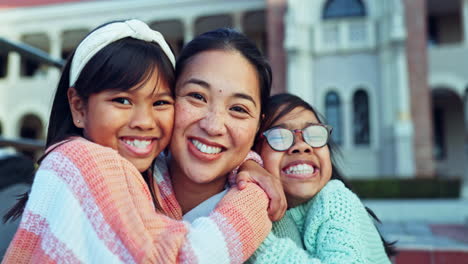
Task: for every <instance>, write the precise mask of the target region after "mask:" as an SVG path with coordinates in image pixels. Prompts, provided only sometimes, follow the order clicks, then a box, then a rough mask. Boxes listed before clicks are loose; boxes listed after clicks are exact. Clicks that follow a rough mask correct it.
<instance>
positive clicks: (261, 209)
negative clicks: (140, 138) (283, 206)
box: [3, 138, 271, 263]
mask: <svg viewBox="0 0 468 264" xmlns="http://www.w3.org/2000/svg"><path fill="white" fill-rule="evenodd" d="M158 162H162V161H158ZM159 165H161V164H159V163H157V165H156V167H157V168H158V169H156V170H155V174H154V175H155V179H156V181H155V184H159V186H154V189H155V190H156V191H155V198H156V199H157V200H158V201H159V203H160V204H161V206H162V208H163V210H164V211H165V212H164V213H160V212H158V211H156V210H155V207H154V203H153V200H152V199H153V198H152V196H151V193H150V190H149V188H148V187H147V184H146V183H145V181H144V179H143V177H142V176H141V174H140V173H139V172H138V171H137V169H136V168H135V167H134V166H133V165H132V164H131V163H130V162H129V161H127V160H125V159H124V158H122V157H121V156H120V155H118V153H117V152H116V151H114V150H112V149H110V148H106V147H102V146H100V145H97V144H94V143H91V142H89V141H87V140H85V139H82V138H75V139H73V140H71V141H69V142H66V143H64V144H62V145H60V146H58V147H57V148H56V149H53V150H52V151H51V152H50V153H49V154H48V156H47V157H46V158H45V159H44V161H43V162H42V164H41V166H40V167H39V170H38V172H37V174H36V177H35V180H34V184H33V186H32V190H31V193H30V197H29V201H28V203H27V205H26V208H25V211H24V213H23V217H22V219H21V223H20V226H19V228H18V231H17V233H16V235H15V237H14V239H13V241H12V242H11V244H10V247H9V248H8V251H7V253H6V255H5V257H4V259H3V263H31V262H34V263H39V262H40V263H56V262H68V263H108V262H116V263H120V262H123V263H179V262H180V263H242V262H244V261H245V260H246V259H248V258H249V256H250V255H251V254H252V253H253V252H254V251H255V249H256V248H257V247H258V246H259V245H260V243H261V242H262V241H263V239H264V238H265V237H266V236H267V234H268V232H269V231H270V229H271V222H270V221H269V219H268V215H267V211H266V208H267V205H268V199H267V197H266V195H265V194H264V192H263V191H262V190H261V189H260V188H259V187H257V186H256V185H254V184H249V186H248V187H247V188H246V189H244V190H242V191H238V190H237V189H236V188H232V189H231V190H230V191H229V192H228V194H227V195H226V196H225V197H224V198H223V200H221V202H220V203H219V204H218V206H217V208H216V209H215V210H214V211H213V213H212V214H211V215H210V216H209V217H203V218H199V219H197V220H195V221H194V222H193V223H192V224H189V223H187V222H182V221H180V220H178V219H180V218H181V216H182V214H181V210H180V206H179V205H178V203H177V201H176V200H175V197H174V194H173V192H172V187H171V184H170V181H169V178H168V175H167V169H166V166H165V164H164V166H162V167H161V168H160V169H159ZM158 173H159V174H158ZM158 175H159V176H158ZM158 187H159V188H158ZM167 215H168V216H170V217H168V216H167ZM171 217H172V218H171Z"/></svg>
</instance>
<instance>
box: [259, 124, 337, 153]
mask: <svg viewBox="0 0 468 264" xmlns="http://www.w3.org/2000/svg"><path fill="white" fill-rule="evenodd" d="M332 130H333V128H332V127H331V126H328V125H323V124H312V125H310V126H308V127H306V128H303V129H292V130H290V129H286V128H283V127H272V128H270V129H268V130H267V131H265V132H263V136H264V137H266V139H267V142H268V145H270V147H271V148H272V149H274V150H276V151H286V150H288V149H289V148H291V147H292V146H293V145H294V141H295V134H296V133H301V134H302V139H303V140H304V142H305V143H307V144H309V146H311V147H313V148H321V147H323V146H325V145H326V144H327V143H328V139H329V138H330V135H331V132H332Z"/></svg>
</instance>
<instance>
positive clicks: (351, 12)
mask: <svg viewBox="0 0 468 264" xmlns="http://www.w3.org/2000/svg"><path fill="white" fill-rule="evenodd" d="M362 16H366V7H365V6H364V4H363V3H362V1H361V0H328V1H327V3H326V4H325V8H324V9H323V18H324V19H328V18H341V17H362Z"/></svg>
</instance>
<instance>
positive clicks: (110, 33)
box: [70, 19, 175, 87]
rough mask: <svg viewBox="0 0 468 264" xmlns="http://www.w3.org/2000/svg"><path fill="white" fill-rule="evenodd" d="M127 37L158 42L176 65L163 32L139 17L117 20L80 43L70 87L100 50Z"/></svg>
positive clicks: (73, 64) (73, 65)
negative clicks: (122, 20) (138, 18)
mask: <svg viewBox="0 0 468 264" xmlns="http://www.w3.org/2000/svg"><path fill="white" fill-rule="evenodd" d="M126 37H132V38H135V39H140V40H144V41H148V42H156V43H157V44H159V46H160V47H161V49H162V50H163V51H164V53H165V54H166V56H167V57H168V58H169V60H170V61H171V63H172V66H173V67H174V66H175V57H174V54H172V51H171V49H170V48H169V45H168V44H167V43H166V41H165V40H164V37H163V36H162V35H161V33H159V32H158V31H155V30H152V29H151V28H150V27H148V25H146V24H145V23H144V22H142V21H140V20H137V19H132V20H127V21H124V22H115V23H111V24H108V25H106V26H104V27H101V28H99V29H97V30H95V31H94V32H93V33H91V34H89V35H88V36H87V37H86V38H85V39H84V40H83V41H82V42H81V43H80V45H78V47H77V48H76V51H75V55H74V56H73V60H72V63H71V67H70V87H71V86H73V85H75V82H76V80H77V79H78V76H80V73H81V70H83V67H84V66H85V65H86V63H88V61H89V60H90V59H91V58H92V57H93V56H94V55H95V54H96V53H97V52H98V51H100V50H101V49H102V48H104V47H105V46H107V45H109V44H110V43H112V42H114V41H117V40H119V39H123V38H126Z"/></svg>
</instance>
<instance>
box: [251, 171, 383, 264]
mask: <svg viewBox="0 0 468 264" xmlns="http://www.w3.org/2000/svg"><path fill="white" fill-rule="evenodd" d="M287 214H288V215H289V216H291V217H292V219H293V220H294V222H295V223H296V225H297V227H298V230H299V233H300V234H302V237H303V241H304V245H305V248H306V251H304V250H303V249H300V248H298V247H297V246H296V244H295V243H294V242H293V241H292V240H290V239H284V238H283V239H282V238H278V237H277V236H275V235H274V234H273V233H270V235H268V237H267V238H266V239H265V241H264V242H263V243H262V245H260V247H259V248H258V249H257V251H255V253H254V255H253V256H252V257H251V258H250V259H249V262H250V263H343V264H344V263H346V264H351V263H356V264H357V263H359V264H366V263H369V264H370V263H372V264H380V263H382V264H384V263H385V264H389V263H390V260H389V259H388V257H387V255H386V254H385V249H384V246H383V243H382V240H381V239H380V236H379V233H378V231H377V229H376V227H375V225H374V223H373V220H372V219H371V217H370V216H369V214H368V213H367V211H366V209H365V207H364V205H363V204H362V202H361V200H360V199H359V198H358V197H357V196H356V195H355V194H354V193H353V192H351V191H350V190H349V189H348V188H346V187H345V186H344V184H343V183H342V182H341V181H338V180H331V181H330V182H328V183H327V184H326V185H325V187H324V188H323V189H322V190H321V191H320V192H319V193H318V194H317V195H316V196H315V197H314V198H312V199H311V200H310V201H308V202H307V203H305V204H302V205H300V206H298V207H295V208H292V209H289V210H288V211H287Z"/></svg>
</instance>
